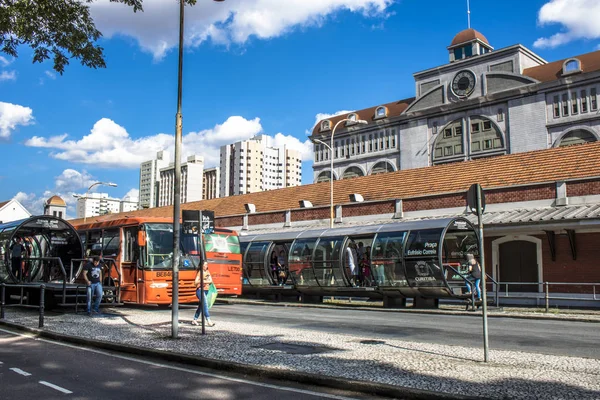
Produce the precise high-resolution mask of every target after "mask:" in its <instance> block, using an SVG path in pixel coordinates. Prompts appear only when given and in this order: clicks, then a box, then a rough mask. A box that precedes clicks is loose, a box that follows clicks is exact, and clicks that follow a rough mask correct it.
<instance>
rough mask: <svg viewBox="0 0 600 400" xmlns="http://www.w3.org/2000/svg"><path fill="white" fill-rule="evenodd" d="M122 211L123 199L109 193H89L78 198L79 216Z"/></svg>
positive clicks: (95, 215)
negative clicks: (113, 196) (109, 195)
mask: <svg viewBox="0 0 600 400" xmlns="http://www.w3.org/2000/svg"><path fill="white" fill-rule="evenodd" d="M118 212H121V200H119V199H114V198H111V197H108V193H89V194H88V195H87V196H86V197H79V198H78V199H77V218H84V217H85V218H90V217H97V216H99V215H106V214H116V213H118Z"/></svg>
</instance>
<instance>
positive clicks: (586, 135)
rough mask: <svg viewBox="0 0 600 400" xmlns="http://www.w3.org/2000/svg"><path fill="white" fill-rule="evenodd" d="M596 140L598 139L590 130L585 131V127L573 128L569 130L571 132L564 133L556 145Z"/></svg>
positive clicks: (569, 144) (562, 145) (570, 144)
mask: <svg viewBox="0 0 600 400" xmlns="http://www.w3.org/2000/svg"><path fill="white" fill-rule="evenodd" d="M596 140H598V139H597V138H596V136H595V135H594V134H593V133H592V132H590V131H587V130H585V129H575V130H574V131H571V132H569V133H567V134H566V135H564V136H563V137H562V138H561V139H560V143H559V145H558V146H559V147H564V146H572V145H574V144H583V143H590V142H595V141H596Z"/></svg>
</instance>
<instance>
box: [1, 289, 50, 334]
mask: <svg viewBox="0 0 600 400" xmlns="http://www.w3.org/2000/svg"><path fill="white" fill-rule="evenodd" d="M7 287H9V288H13V287H14V288H21V303H20V304H19V305H22V304H23V289H24V288H36V287H37V288H39V289H40V304H39V306H38V307H39V310H40V316H39V322H38V327H39V328H43V327H44V308H45V303H44V301H45V300H44V298H45V295H46V285H45V284H43V283H41V284H39V285H36V284H32V283H29V284H17V283H15V284H7V283H2V284H0V319H4V309H5V307H6V306H7V305H6V288H7Z"/></svg>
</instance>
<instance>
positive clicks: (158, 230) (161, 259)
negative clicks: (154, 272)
mask: <svg viewBox="0 0 600 400" xmlns="http://www.w3.org/2000/svg"><path fill="white" fill-rule="evenodd" d="M146 249H147V251H148V258H147V260H148V262H147V264H146V265H147V266H148V267H149V268H157V269H161V268H172V262H171V259H172V258H173V225H171V224H160V223H155V224H146ZM180 250H181V253H182V254H181V255H182V264H181V266H180V268H181V269H194V268H195V267H196V266H197V264H198V262H199V256H198V241H197V240H195V237H190V235H185V234H182V235H181V236H180Z"/></svg>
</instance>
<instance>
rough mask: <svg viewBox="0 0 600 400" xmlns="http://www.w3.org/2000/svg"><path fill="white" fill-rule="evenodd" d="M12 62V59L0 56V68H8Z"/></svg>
mask: <svg viewBox="0 0 600 400" xmlns="http://www.w3.org/2000/svg"><path fill="white" fill-rule="evenodd" d="M13 61H14V59H10V60H9V59H7V58H6V57H2V56H0V66H1V67H8V66H9V65H10V64H12V62H13Z"/></svg>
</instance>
